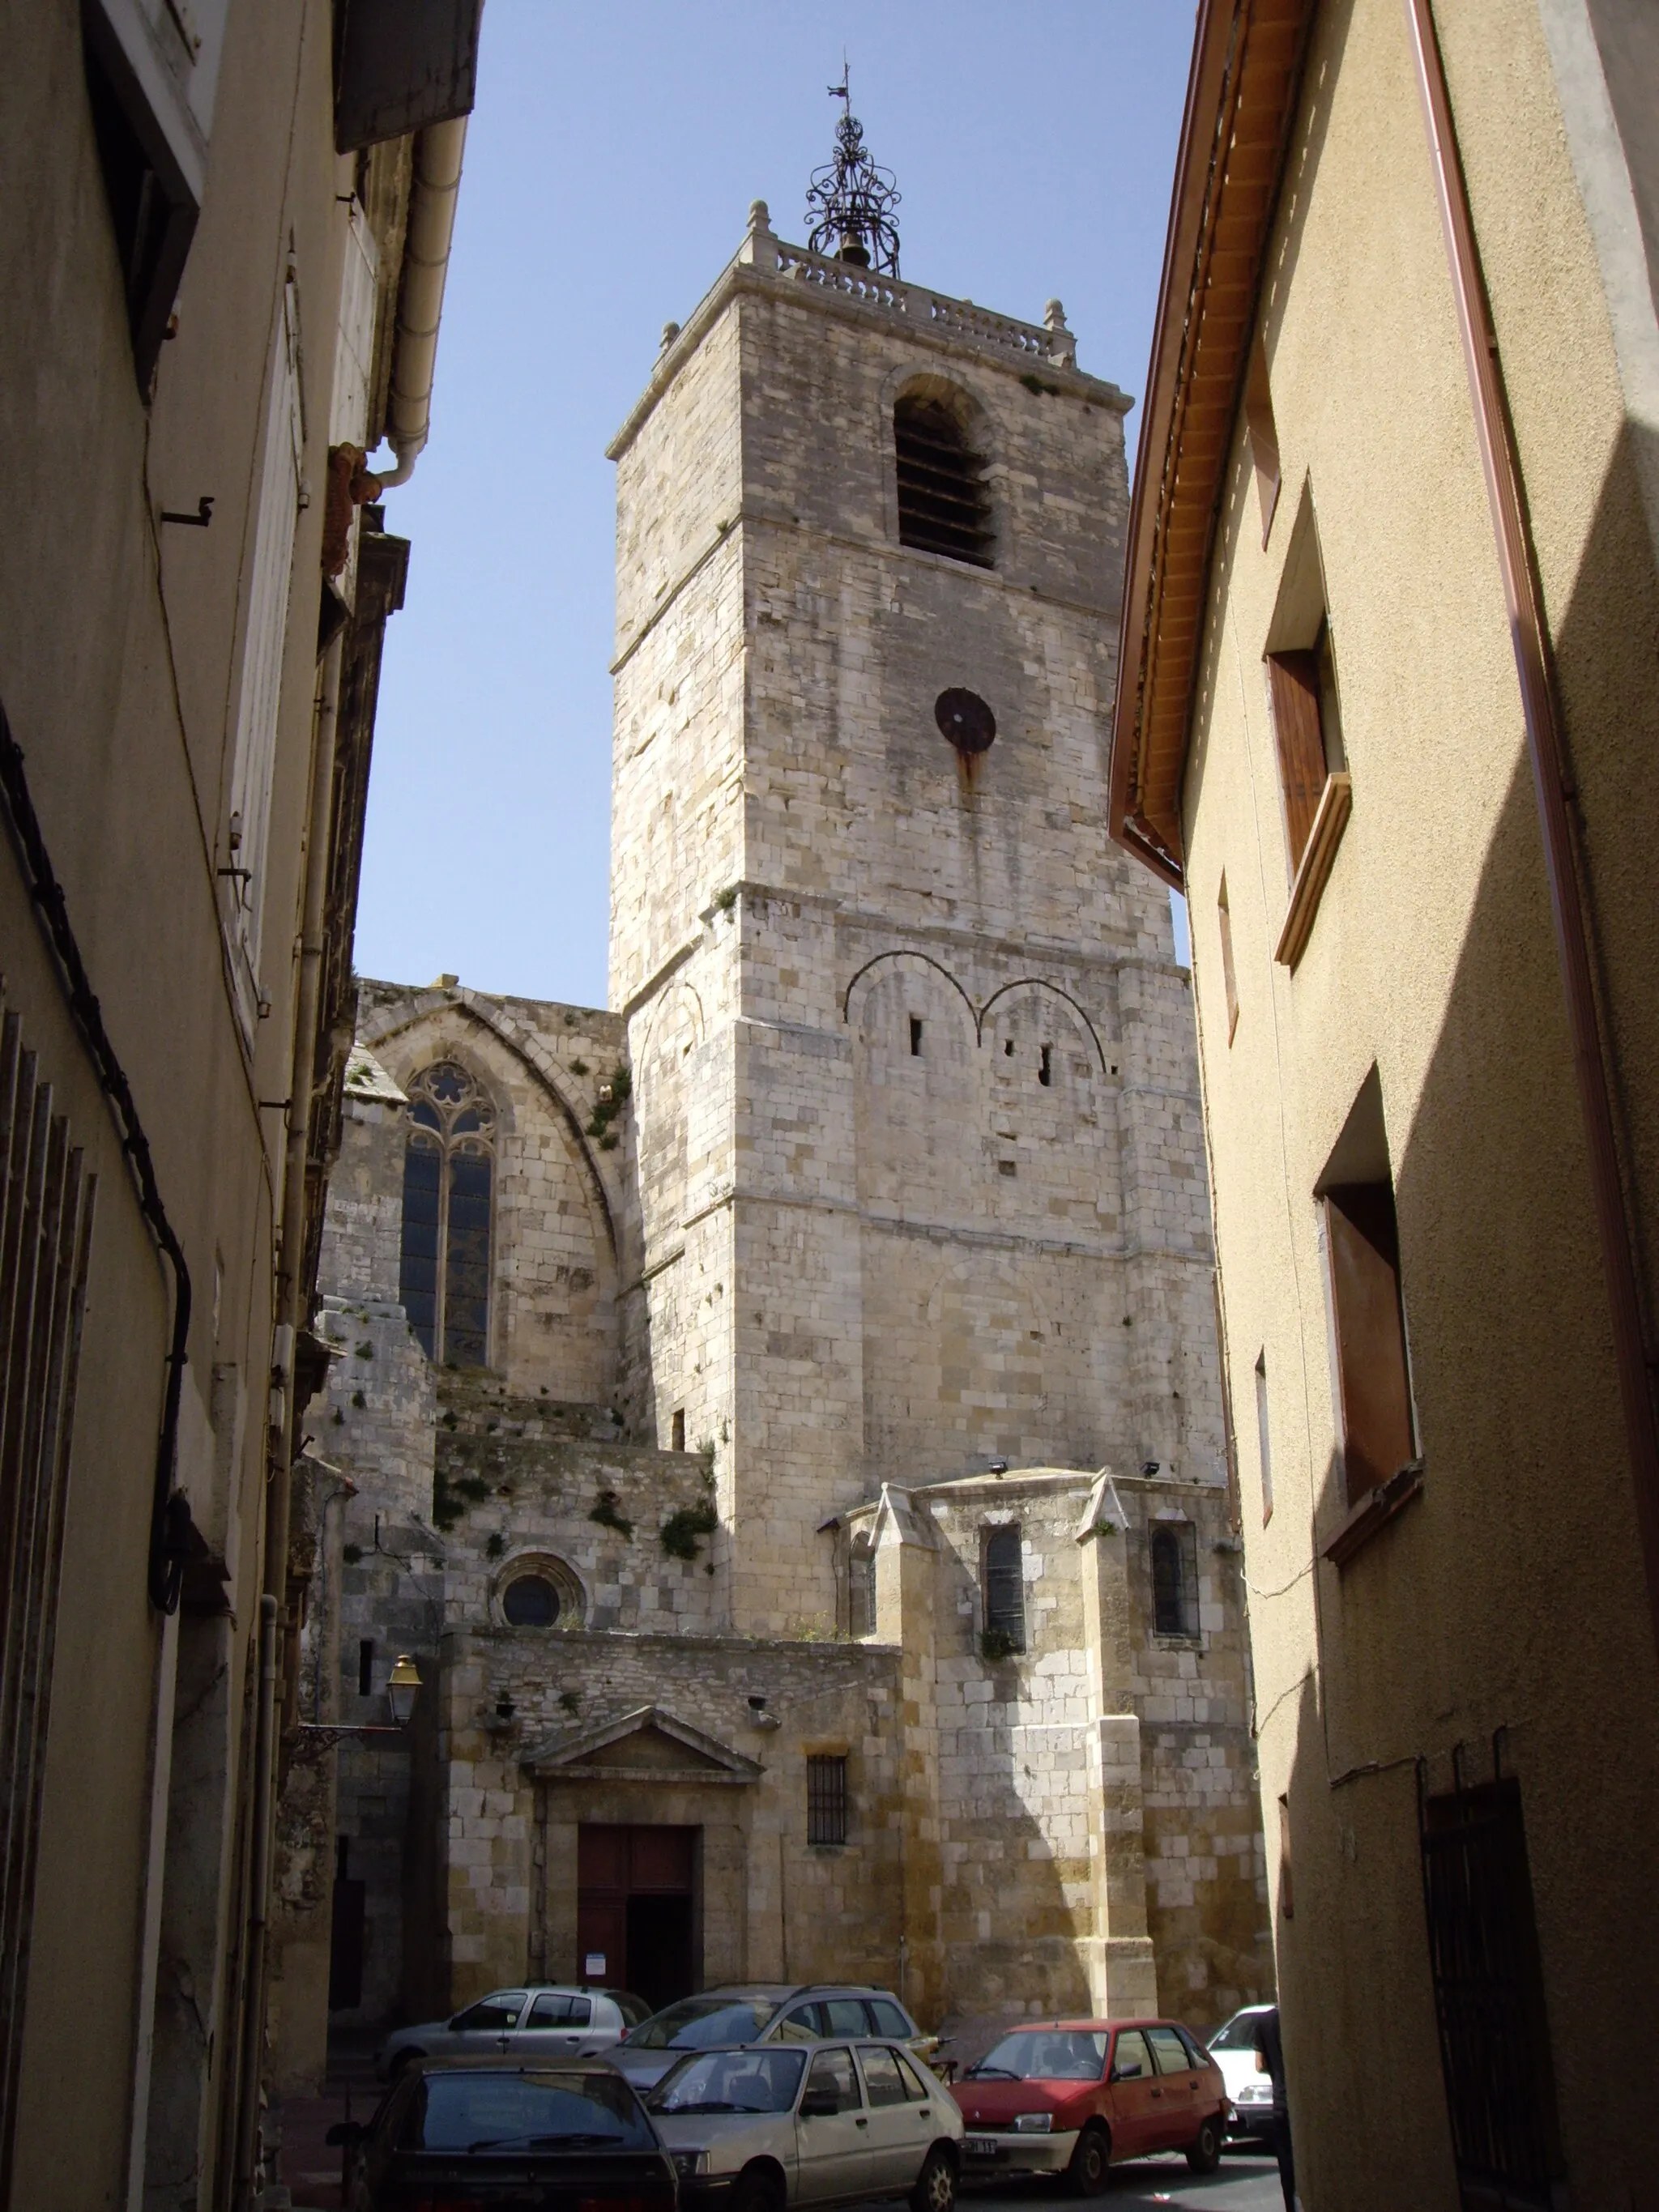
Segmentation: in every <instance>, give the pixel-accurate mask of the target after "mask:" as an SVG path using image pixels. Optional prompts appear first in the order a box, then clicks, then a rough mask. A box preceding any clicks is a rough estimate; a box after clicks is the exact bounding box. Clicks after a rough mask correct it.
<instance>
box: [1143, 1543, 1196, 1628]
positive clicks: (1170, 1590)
mask: <svg viewBox="0 0 1659 2212" xmlns="http://www.w3.org/2000/svg"><path fill="white" fill-rule="evenodd" d="M1197 1595H1198V1532H1197V1531H1196V1529H1195V1528H1194V1527H1193V1525H1192V1523H1191V1522H1190V1521H1163V1522H1158V1524H1157V1525H1156V1526H1155V1527H1154V1528H1153V1530H1152V1632H1153V1634H1154V1635H1157V1636H1191V1635H1193V1634H1194V1633H1195V1632H1196V1628H1197V1613H1198V1607H1197Z"/></svg>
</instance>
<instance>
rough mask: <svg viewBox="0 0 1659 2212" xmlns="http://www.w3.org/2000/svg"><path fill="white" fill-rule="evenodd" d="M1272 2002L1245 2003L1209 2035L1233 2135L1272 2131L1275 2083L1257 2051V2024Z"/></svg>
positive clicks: (1228, 2128) (1269, 2009)
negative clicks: (1225, 2094)
mask: <svg viewBox="0 0 1659 2212" xmlns="http://www.w3.org/2000/svg"><path fill="white" fill-rule="evenodd" d="M1272 2010H1273V2007H1272V2006H1271V2005H1246V2006H1245V2008H1244V2009H1243V2011H1242V2012H1236V2013H1235V2014H1234V2015H1233V2016H1232V2018H1231V2020H1230V2021H1228V2022H1227V2024H1226V2026H1225V2027H1218V2029H1217V2030H1216V2032H1215V2033H1214V2034H1213V2035H1212V2037H1211V2038H1210V2056H1211V2057H1212V2058H1213V2059H1214V2061H1215V2063H1216V2064H1217V2065H1218V2067H1219V2068H1220V2069H1221V2078H1222V2080H1223V2081H1225V2083H1226V2085H1227V2101H1228V2103H1229V2105H1230V2106H1231V2108H1232V2109H1231V2114H1230V2116H1229V2118H1228V2121H1227V2133H1228V2134H1229V2135H1230V2136H1258V2137H1265V2136H1267V2135H1269V2134H1270V2133H1271V2132H1272V2126H1273V2083H1272V2081H1269V2079H1268V2078H1267V2068H1266V2067H1265V2066H1262V2065H1261V2064H1259V2063H1258V2062H1257V2059H1256V2055H1255V2024H1256V2022H1257V2021H1259V2020H1260V2019H1261V2016H1262V2015H1263V2014H1264V2013H1267V2012H1271V2011H1272Z"/></svg>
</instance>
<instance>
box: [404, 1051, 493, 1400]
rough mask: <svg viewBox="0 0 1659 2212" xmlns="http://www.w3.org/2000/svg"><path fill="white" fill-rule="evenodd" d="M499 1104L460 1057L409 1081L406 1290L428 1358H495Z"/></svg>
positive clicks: (460, 1362)
mask: <svg viewBox="0 0 1659 2212" xmlns="http://www.w3.org/2000/svg"><path fill="white" fill-rule="evenodd" d="M494 1200H495V1105H494V1103H493V1102H492V1100H491V1099H490V1097H489V1093H488V1092H487V1091H485V1090H484V1088H483V1085H482V1084H481V1083H480V1082H479V1081H478V1080H477V1077H476V1076H474V1075H473V1074H471V1072H470V1071H469V1070H468V1069H466V1068H465V1067H462V1066H460V1065H459V1062H457V1061H455V1060H440V1061H439V1063H438V1064H437V1066H435V1067H428V1068H425V1069H423V1070H422V1073H420V1074H419V1075H417V1076H416V1078H415V1079H414V1080H413V1081H412V1082H411V1083H410V1086H409V1136H408V1139H407V1141H406V1144H405V1146H404V1228H403V1261H402V1266H401V1267H400V1269H399V1276H398V1295H399V1297H401V1299H402V1301H403V1308H404V1312H405V1313H406V1314H407V1315H408V1316H409V1322H410V1328H413V1330H414V1331H415V1334H416V1336H417V1337H419V1339H420V1340H421V1344H422V1347H423V1349H424V1350H425V1352H426V1355H427V1357H428V1359H434V1360H437V1361H439V1362H441V1364H445V1365H447V1366H452V1367H485V1366H488V1365H489V1278H490V1243H491V1237H490V1226H491V1219H492V1215H493V1212H494Z"/></svg>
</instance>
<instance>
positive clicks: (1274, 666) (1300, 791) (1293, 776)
mask: <svg viewBox="0 0 1659 2212" xmlns="http://www.w3.org/2000/svg"><path fill="white" fill-rule="evenodd" d="M1267 682H1268V685H1269V689H1270V692H1271V696H1272V698H1273V733H1274V735H1275V737H1276V738H1278V740H1279V781H1280V782H1281V784H1282V785H1283V786H1284V791H1285V834H1286V835H1287V836H1288V837H1289V839H1290V843H1291V872H1292V873H1294V872H1295V871H1296V869H1297V868H1298V867H1299V866H1301V863H1302V855H1303V854H1304V852H1305V851H1306V850H1307V847H1308V836H1309V832H1310V830H1311V829H1312V828H1313V821H1314V816H1315V815H1316V813H1317V812H1318V811H1319V801H1320V798H1321V795H1322V793H1323V791H1324V788H1325V742H1324V738H1323V736H1322V733H1321V730H1320V722H1319V656H1318V654H1317V653H1269V654H1268V655H1267Z"/></svg>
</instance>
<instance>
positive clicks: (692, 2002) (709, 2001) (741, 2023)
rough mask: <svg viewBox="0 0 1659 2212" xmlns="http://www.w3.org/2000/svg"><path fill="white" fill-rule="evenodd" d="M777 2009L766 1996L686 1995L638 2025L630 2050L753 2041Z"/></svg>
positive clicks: (680, 2048) (693, 2047) (703, 2048)
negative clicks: (681, 2000)
mask: <svg viewBox="0 0 1659 2212" xmlns="http://www.w3.org/2000/svg"><path fill="white" fill-rule="evenodd" d="M776 2010H777V2007H776V2006H775V2004H772V2003H769V2002H768V2000H767V1999H766V1998H764V1997H721V1996H706V1997H687V1998H685V1999H684V2001H683V2002H681V2003H679V2004H675V2005H670V2006H669V2007H668V2008H667V2009H666V2010H665V2011H664V2012H659V2014H658V2015H656V2017H655V2019H654V2020H648V2021H646V2023H645V2025H644V2027H636V2028H635V2029H634V2031H633V2033H631V2034H630V2035H629V2039H628V2047H629V2050H630V2051H707V2050H708V2049H709V2048H710V2046H711V2045H714V2044H716V2043H752V2042H753V2041H754V2039H755V2038H756V2037H757V2035H758V2034H759V2033H761V2030H762V2029H763V2027H765V2026H766V2023H767V2021H769V2020H770V2019H771V2017H772V2015H773V2014H774V2013H775V2011H776Z"/></svg>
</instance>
